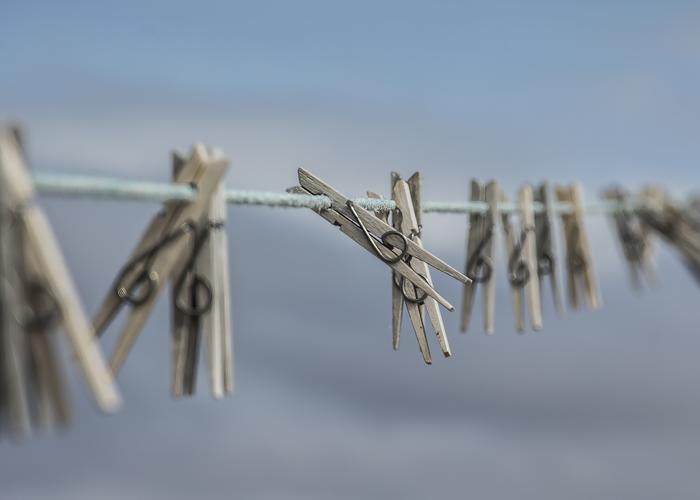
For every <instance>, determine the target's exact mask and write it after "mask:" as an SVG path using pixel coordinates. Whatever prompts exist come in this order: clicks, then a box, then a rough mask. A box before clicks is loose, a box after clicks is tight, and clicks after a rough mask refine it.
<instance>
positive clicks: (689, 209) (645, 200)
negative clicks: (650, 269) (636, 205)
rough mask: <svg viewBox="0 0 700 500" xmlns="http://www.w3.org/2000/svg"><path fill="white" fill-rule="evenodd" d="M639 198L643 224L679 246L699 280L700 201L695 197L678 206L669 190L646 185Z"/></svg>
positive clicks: (688, 265)
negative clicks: (667, 191)
mask: <svg viewBox="0 0 700 500" xmlns="http://www.w3.org/2000/svg"><path fill="white" fill-rule="evenodd" d="M640 198H641V200H642V204H641V207H640V209H639V212H638V213H639V217H640V219H641V220H642V222H643V224H644V225H645V226H646V227H649V228H651V229H653V230H654V231H655V232H656V233H657V234H659V235H661V236H663V237H664V239H666V241H668V242H669V243H671V244H673V245H674V246H675V247H676V248H677V249H678V251H679V252H680V254H681V256H682V257H683V259H684V261H685V263H686V265H687V267H688V269H690V271H691V272H692V274H693V276H694V277H695V279H696V280H698V282H700V200H699V199H698V198H695V199H693V200H690V202H689V203H686V204H683V205H679V204H678V203H676V202H674V200H673V199H672V198H671V197H670V196H669V195H668V193H666V191H664V190H663V189H662V188H660V187H655V186H650V187H647V188H645V189H644V190H643V191H642V193H641V196H640Z"/></svg>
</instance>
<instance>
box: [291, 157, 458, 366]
mask: <svg viewBox="0 0 700 500" xmlns="http://www.w3.org/2000/svg"><path fill="white" fill-rule="evenodd" d="M298 175H299V184H300V185H299V186H295V187H292V188H290V189H288V191H289V192H293V193H302V194H311V195H324V196H327V197H328V198H329V199H330V207H329V208H320V209H314V211H315V212H316V213H317V214H319V215H320V216H321V217H323V218H324V219H325V220H326V221H328V222H330V223H331V224H333V225H335V226H338V227H339V228H340V230H341V231H342V232H343V233H344V234H345V235H346V236H348V237H349V238H350V239H352V240H353V241H355V242H356V243H357V244H358V245H360V246H361V247H362V248H364V249H365V250H367V251H368V252H370V253H371V254H373V255H375V256H376V257H377V258H379V259H380V260H381V261H383V262H384V263H385V264H387V265H388V266H389V267H391V269H392V270H393V272H394V274H395V276H394V280H395V281H397V282H399V283H401V284H402V293H404V299H405V298H406V294H408V295H409V298H411V299H414V300H415V299H416V298H418V297H420V299H421V300H426V299H427V298H428V297H430V298H432V299H434V300H435V301H436V302H437V303H439V304H441V305H442V306H443V307H445V308H447V309H448V310H450V311H451V310H453V309H454V308H453V307H452V305H451V304H450V303H449V302H448V301H447V300H446V299H445V298H443V297H442V295H440V294H439V293H438V292H437V291H436V290H435V288H433V285H432V284H431V283H430V282H429V281H428V279H427V278H426V277H425V276H424V275H422V274H420V273H419V272H418V271H416V269H420V270H422V267H421V266H422V264H426V265H429V266H431V267H433V268H435V269H437V270H438V271H440V272H443V273H445V274H447V275H448V276H451V277H453V278H455V279H457V280H458V281H460V282H462V283H467V282H469V281H470V280H469V278H467V277H466V276H464V275H463V274H462V273H460V272H459V271H457V270H456V269H454V268H452V267H451V266H449V265H447V264H446V263H445V262H443V261H442V260H440V259H438V258H437V257H435V256H434V255H433V254H431V253H429V252H427V251H426V250H424V249H423V247H422V246H421V244H420V240H417V241H416V240H414V239H411V238H410V237H407V236H406V235H405V234H404V233H403V232H402V231H406V232H407V233H409V234H410V233H411V230H410V227H411V226H413V227H415V228H417V227H418V222H417V219H416V217H415V213H416V210H415V206H414V205H413V200H412V199H411V192H410V188H409V187H408V185H406V184H400V186H401V187H400V188H399V189H398V190H397V192H396V195H397V197H399V196H400V197H401V200H402V201H401V203H402V204H403V210H404V211H405V212H406V213H404V212H402V216H404V217H407V218H408V219H407V221H406V225H405V228H404V225H403V224H401V229H402V231H399V230H397V229H395V228H392V226H390V225H389V224H388V223H387V222H386V221H385V220H382V219H380V218H378V217H375V216H374V215H373V214H372V213H371V212H369V211H367V210H366V209H364V208H362V207H361V206H359V205H357V204H355V203H354V202H353V201H352V200H350V199H348V198H346V197H345V196H344V195H342V194H341V193H339V192H338V191H336V190H335V189H334V188H332V187H331V186H330V185H328V184H326V183H325V182H323V181H322V180H321V179H319V178H318V177H316V176H315V175H313V174H311V173H310V172H308V171H306V170H304V169H303V168H300V169H299V171H298ZM414 189H415V188H414ZM414 192H415V191H414ZM411 208H412V209H413V217H412V218H411V217H410V211H411ZM410 287H413V288H414V290H413V292H410V291H409V290H410ZM411 293H414V294H415V295H411ZM395 304H396V302H394V305H393V306H392V310H395V309H396V305H395ZM395 322H396V316H394V323H395ZM394 332H395V334H394V345H395V346H398V336H397V335H396V329H394ZM419 342H420V339H419ZM426 345H427V344H426ZM445 345H446V344H443V347H444V346H445ZM448 350H449V348H448ZM425 352H427V351H424V353H425ZM428 359H429V358H428ZM426 362H427V360H426Z"/></svg>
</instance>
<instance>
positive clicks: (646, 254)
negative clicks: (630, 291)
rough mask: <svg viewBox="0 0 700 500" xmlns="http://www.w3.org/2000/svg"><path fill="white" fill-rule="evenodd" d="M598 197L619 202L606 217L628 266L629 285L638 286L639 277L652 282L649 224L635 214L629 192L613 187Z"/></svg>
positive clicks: (654, 279)
mask: <svg viewBox="0 0 700 500" xmlns="http://www.w3.org/2000/svg"><path fill="white" fill-rule="evenodd" d="M602 197H603V199H605V200H609V201H612V202H615V203H616V204H618V205H619V207H618V209H617V210H615V211H613V212H612V213H611V216H610V217H611V220H612V223H613V228H614V230H615V233H616V234H617V238H618V241H619V242H620V247H621V249H622V255H623V257H624V259H625V261H626V262H627V266H628V268H629V274H630V280H631V281H632V286H633V287H634V288H636V289H639V288H641V287H642V277H644V278H645V279H646V281H647V283H648V284H651V285H654V284H656V282H657V279H656V270H655V266H654V248H653V244H652V241H651V232H650V228H649V227H648V226H646V225H644V224H643V223H642V222H641V220H640V218H639V216H638V214H637V213H636V212H635V211H634V210H633V208H632V207H630V206H629V203H630V196H629V193H628V192H626V191H624V190H623V189H622V188H617V187H615V188H610V189H608V190H606V191H604V192H603V194H602Z"/></svg>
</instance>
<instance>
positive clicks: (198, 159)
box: [94, 144, 228, 374]
mask: <svg viewBox="0 0 700 500" xmlns="http://www.w3.org/2000/svg"><path fill="white" fill-rule="evenodd" d="M180 160H181V158H178V157H175V163H176V164H178V163H180ZM227 167H228V161H227V160H226V159H225V158H224V157H223V156H222V155H221V154H220V153H219V152H218V151H215V150H213V151H209V150H207V149H206V148H205V147H204V146H203V145H201V144H198V145H195V146H194V148H193V149H192V152H191V153H190V155H189V156H188V157H187V158H186V159H185V160H184V162H183V163H182V165H178V166H177V167H176V170H177V173H176V176H175V182H177V183H179V184H187V185H191V186H192V187H193V188H194V189H195V190H196V191H197V197H196V198H195V199H194V200H192V201H190V202H182V201H171V202H167V203H165V206H164V207H163V209H162V210H161V211H160V213H159V214H158V215H156V216H155V217H154V218H153V220H152V221H151V223H150V224H149V226H148V228H147V229H146V231H145V232H144V234H143V236H142V238H141V241H140V242H139V243H138V245H137V246H136V248H135V249H134V251H133V253H132V255H131V257H130V259H129V261H128V262H127V264H126V265H125V266H124V267H123V268H122V270H121V271H120V272H119V274H118V275H117V278H116V280H115V282H114V285H113V286H112V288H111V290H110V292H109V293H108V294H107V297H106V298H105V300H104V301H103V303H102V306H101V307H100V309H99V311H98V313H97V315H96V317H95V320H94V325H95V330H96V331H97V332H98V334H100V333H102V332H103V331H104V330H105V329H106V328H107V326H108V325H109V323H110V322H111V321H112V320H113V319H114V317H115V316H116V315H117V313H118V312H119V310H120V309H121V308H122V307H123V306H130V310H129V317H128V319H127V321H126V324H125V326H124V328H123V329H122V333H121V336H120V337H119V339H118V340H117V345H116V348H115V350H114V353H113V355H112V358H111V360H110V366H111V368H112V371H113V372H114V373H115V374H116V373H117V372H118V371H119V369H120V368H121V366H122V365H123V363H124V360H125V359H126V356H127V355H128V353H129V351H130V350H131V348H132V346H133V344H134V342H135V341H136V339H137V337H138V335H139V333H140V331H141V329H142V328H143V325H144V324H145V322H146V320H147V319H148V316H149V315H150V313H151V311H152V310H153V307H154V306H155V303H156V300H157V299H158V297H159V295H160V292H161V291H162V289H163V288H164V286H165V285H166V283H167V282H168V281H170V280H172V281H173V285H174V286H175V288H176V289H178V290H177V296H178V297H183V298H184V297H190V298H191V300H192V301H193V302H196V303H195V304H194V305H193V303H192V302H190V303H187V302H185V301H182V300H178V301H177V307H178V308H180V310H181V312H183V313H184V314H185V315H186V316H187V317H188V318H190V319H191V318H197V317H198V316H199V315H201V314H203V313H205V312H206V311H207V310H208V309H209V307H211V304H212V302H213V300H214V298H213V291H212V288H211V285H210V284H209V283H208V282H207V280H205V279H204V278H202V277H201V276H199V275H198V274H196V273H194V274H192V273H185V274H183V273H182V272H180V273H179V274H178V271H183V270H185V269H186V266H187V264H188V263H189V262H190V261H191V260H192V259H191V258H192V256H193V255H196V253H197V252H198V250H199V248H198V247H197V243H198V242H201V241H202V240H201V239H199V238H197V235H199V234H200V232H201V231H202V229H203V227H204V226H206V225H207V222H206V221H207V218H206V214H207V211H208V210H209V207H210V203H211V198H212V196H213V194H214V192H215V191H216V190H217V189H218V186H219V183H220V182H221V179H222V178H223V175H224V172H225V171H226V169H227ZM187 294H189V295H187ZM194 297H196V299H194Z"/></svg>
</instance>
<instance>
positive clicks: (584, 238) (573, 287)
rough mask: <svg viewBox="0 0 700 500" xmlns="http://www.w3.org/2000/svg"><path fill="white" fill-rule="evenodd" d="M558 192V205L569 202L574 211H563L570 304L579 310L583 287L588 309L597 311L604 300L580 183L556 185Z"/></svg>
mask: <svg viewBox="0 0 700 500" xmlns="http://www.w3.org/2000/svg"><path fill="white" fill-rule="evenodd" d="M555 192H556V196H557V200H558V201H559V202H564V203H569V204H571V206H572V210H571V211H562V212H561V220H562V224H563V227H564V242H565V245H566V270H567V288H568V292H569V293H568V295H569V305H570V306H571V308H572V309H578V307H579V305H580V303H581V299H580V288H582V289H583V291H584V295H585V297H586V304H587V305H588V307H589V308H590V309H597V308H598V307H600V305H601V298H600V291H599V289H598V280H597V278H596V274H595V271H594V269H593V257H592V255H591V249H590V246H589V244H588V233H587V232H586V226H585V223H584V199H583V188H581V186H580V185H578V184H574V185H571V186H557V187H556V189H555Z"/></svg>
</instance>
